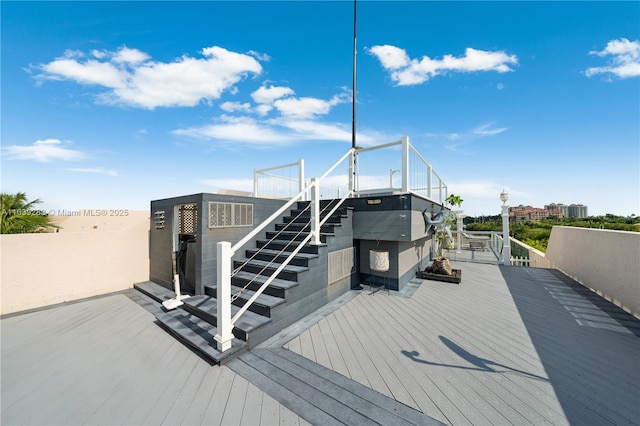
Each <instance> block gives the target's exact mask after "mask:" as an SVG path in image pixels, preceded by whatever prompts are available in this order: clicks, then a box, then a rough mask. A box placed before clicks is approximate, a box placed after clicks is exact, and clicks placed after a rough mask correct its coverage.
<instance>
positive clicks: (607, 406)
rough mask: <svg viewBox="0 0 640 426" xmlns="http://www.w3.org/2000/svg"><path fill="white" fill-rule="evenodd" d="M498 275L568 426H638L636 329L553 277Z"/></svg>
mask: <svg viewBox="0 0 640 426" xmlns="http://www.w3.org/2000/svg"><path fill="white" fill-rule="evenodd" d="M500 271H501V273H502V276H503V278H504V280H505V282H506V285H507V288H508V289H509V292H510V294H511V297H512V298H513V301H514V303H515V306H516V308H517V309H518V313H519V315H520V317H521V319H522V322H523V324H524V326H525V328H526V330H527V332H528V335H529V338H530V339H531V342H532V344H533V346H534V348H535V351H536V354H537V356H538V358H539V360H540V362H541V364H542V366H543V368H544V370H545V372H546V374H547V376H548V377H549V383H550V384H551V385H552V386H553V389H554V392H555V394H556V397H557V399H558V402H559V403H560V405H561V406H562V409H563V411H564V414H565V415H566V417H567V419H568V420H569V423H570V424H638V422H639V419H640V404H638V401H640V387H639V386H638V383H640V339H639V338H638V334H639V333H638V331H640V321H639V320H638V319H636V318H634V317H633V316H632V315H630V314H628V313H626V312H624V311H623V310H622V309H620V308H618V307H617V306H615V305H614V304H612V303H610V302H608V301H607V300H605V299H604V298H601V297H599V296H598V295H596V294H595V293H593V292H591V291H590V290H589V289H587V288H585V287H583V286H582V285H580V284H579V283H577V282H575V281H574V280H572V279H571V278H569V277H567V276H566V275H564V274H562V273H561V272H559V271H556V270H547V269H539V268H517V267H501V268H500Z"/></svg>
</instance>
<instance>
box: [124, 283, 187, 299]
mask: <svg viewBox="0 0 640 426" xmlns="http://www.w3.org/2000/svg"><path fill="white" fill-rule="evenodd" d="M133 288H135V289H136V290H139V291H140V292H142V293H144V294H146V295H147V296H149V297H151V298H152V299H153V300H155V301H156V302H159V303H162V302H164V301H165V300H169V299H172V298H174V297H175V295H176V294H175V293H174V292H173V291H171V290H168V289H166V288H165V287H163V286H161V285H160V284H158V283H154V282H153V281H144V282H140V283H136V284H134V285H133Z"/></svg>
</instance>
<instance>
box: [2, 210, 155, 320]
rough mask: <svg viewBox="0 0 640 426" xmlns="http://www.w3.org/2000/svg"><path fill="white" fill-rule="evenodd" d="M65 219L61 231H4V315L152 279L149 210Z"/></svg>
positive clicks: (116, 289) (108, 291)
mask: <svg viewBox="0 0 640 426" xmlns="http://www.w3.org/2000/svg"><path fill="white" fill-rule="evenodd" d="M85 222H87V223H85ZM89 222H90V223H89ZM60 224H61V225H62V226H64V228H63V229H61V230H60V232H58V233H47V234H15V235H2V236H0V238H1V240H0V255H1V259H2V260H1V267H2V269H1V271H0V277H1V281H0V289H1V292H0V306H1V309H2V310H1V311H0V314H8V313H12V312H18V311H24V310H27V309H33V308H39V307H42V306H47V305H52V304H56V303H61V302H65V301H72V300H77V299H82V298H85V297H91V296H96V295H100V294H106V293H111V292H114V291H120V290H125V289H127V288H131V287H132V286H133V284H134V283H136V282H140V281H146V280H148V279H149V212H146V211H144V212H140V211H132V212H130V214H129V215H128V217H127V218H122V217H118V218H112V219H110V218H108V217H102V218H100V219H99V220H96V219H95V218H89V219H88V218H86V217H77V218H73V217H71V218H65V220H64V222H62V223H60ZM96 225H97V226H96ZM94 227H95V228H94Z"/></svg>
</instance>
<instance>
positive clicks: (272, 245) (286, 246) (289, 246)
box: [257, 239, 318, 254]
mask: <svg viewBox="0 0 640 426" xmlns="http://www.w3.org/2000/svg"><path fill="white" fill-rule="evenodd" d="M265 246H266V247H268V248H269V249H271V250H278V251H285V252H292V251H294V250H295V249H296V247H297V246H298V245H297V244H295V243H292V242H291V240H276V239H274V240H268V241H267V240H258V241H257V247H258V248H263V247H265ZM299 253H309V254H318V246H316V245H312V244H306V245H305V246H304V247H302V249H301V250H300V252H299Z"/></svg>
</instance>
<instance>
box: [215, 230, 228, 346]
mask: <svg viewBox="0 0 640 426" xmlns="http://www.w3.org/2000/svg"><path fill="white" fill-rule="evenodd" d="M217 248H218V253H217V266H218V271H217V278H218V289H217V292H218V294H217V297H216V298H217V302H218V312H217V314H218V325H217V330H216V335H215V336H214V337H213V338H214V339H215V341H216V342H218V345H217V346H218V350H219V351H221V352H224V351H226V350H228V349H231V341H232V340H233V325H232V324H231V256H233V252H232V251H231V243H230V242H228V241H222V242H219V243H218V244H217Z"/></svg>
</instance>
